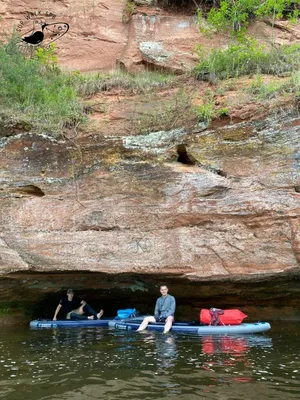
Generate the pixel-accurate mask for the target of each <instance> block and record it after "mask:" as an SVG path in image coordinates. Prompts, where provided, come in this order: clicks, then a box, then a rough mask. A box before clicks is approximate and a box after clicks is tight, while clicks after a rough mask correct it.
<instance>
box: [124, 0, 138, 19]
mask: <svg viewBox="0 0 300 400" xmlns="http://www.w3.org/2000/svg"><path fill="white" fill-rule="evenodd" d="M135 12H136V4H135V3H134V2H133V1H131V0H127V1H126V4H125V7H124V10H123V13H122V22H123V23H124V24H128V22H129V21H130V19H131V17H132V15H133V14H134V13H135Z"/></svg>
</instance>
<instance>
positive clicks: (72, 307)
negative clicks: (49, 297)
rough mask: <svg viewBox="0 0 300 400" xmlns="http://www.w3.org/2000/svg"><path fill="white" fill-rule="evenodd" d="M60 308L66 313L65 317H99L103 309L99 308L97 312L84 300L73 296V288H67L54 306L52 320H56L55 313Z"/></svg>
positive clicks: (56, 313)
mask: <svg viewBox="0 0 300 400" xmlns="http://www.w3.org/2000/svg"><path fill="white" fill-rule="evenodd" d="M61 308H62V309H63V311H64V312H65V314H66V319H76V320H77V319H85V320H86V319H100V318H101V317H102V315H103V310H100V311H99V312H98V313H97V312H96V311H95V310H94V309H93V308H92V307H91V306H90V305H88V304H87V303H86V302H85V301H84V300H81V299H80V298H79V297H76V296H74V291H73V289H68V290H67V295H66V296H64V297H63V298H62V299H61V300H60V302H59V304H58V306H57V307H56V310H55V313H54V317H53V321H56V319H57V315H58V313H59V311H60V309H61ZM85 314H89V315H85Z"/></svg>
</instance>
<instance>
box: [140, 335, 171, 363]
mask: <svg viewBox="0 0 300 400" xmlns="http://www.w3.org/2000/svg"><path fill="white" fill-rule="evenodd" d="M142 339H143V341H144V342H145V343H147V344H155V346H156V354H157V358H158V362H160V367H162V368H170V367H173V366H175V362H176V359H177V355H178V354H177V347H176V340H175V336H174V335H173V334H172V333H169V334H168V335H162V334H157V333H156V332H147V335H145V336H142Z"/></svg>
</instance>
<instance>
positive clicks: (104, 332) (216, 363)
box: [0, 322, 300, 400]
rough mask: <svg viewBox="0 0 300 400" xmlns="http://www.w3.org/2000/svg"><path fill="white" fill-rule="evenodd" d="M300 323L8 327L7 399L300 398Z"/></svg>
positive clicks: (3, 344) (2, 347)
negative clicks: (134, 328) (142, 328)
mask: <svg viewBox="0 0 300 400" xmlns="http://www.w3.org/2000/svg"><path fill="white" fill-rule="evenodd" d="M299 377H300V324H292V323H284V322H282V323H280V324H276V326H275V325H273V326H272V330H271V331H270V333H267V334H264V335H261V334H257V335H247V336H246V335H245V336H231V337H228V336H219V337H212V336H204V337H200V336H196V335H182V334H172V333H171V334H169V335H163V334H161V333H156V332H144V333H136V332H123V331H114V330H111V329H109V328H92V329H91V328H85V329H84V328H82V329H73V330H70V329H60V330H58V329H57V330H46V329H45V330H30V329H29V328H26V327H25V328H24V327H23V328H15V329H13V330H12V329H8V328H2V329H1V332H0V378H1V379H0V398H1V399H6V400H19V399H24V398H26V399H30V400H37V399H39V400H41V399H43V400H44V399H45V400H46V399H47V400H48V399H49V400H50V399H51V400H54V399H57V400H58V399H65V400H71V399H72V400H86V399H88V400H92V399H104V398H105V399H106V400H110V399H127V400H135V399H146V400H147V399H164V398H167V399H178V400H181V399H184V400H188V399H190V400H193V399H200V398H202V399H222V400H223V399H230V400H235V399H238V400H241V399H257V400H258V399H259V400H261V399H283V398H284V399H299V398H300V378H299Z"/></svg>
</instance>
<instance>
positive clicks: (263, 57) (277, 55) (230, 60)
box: [195, 38, 300, 80]
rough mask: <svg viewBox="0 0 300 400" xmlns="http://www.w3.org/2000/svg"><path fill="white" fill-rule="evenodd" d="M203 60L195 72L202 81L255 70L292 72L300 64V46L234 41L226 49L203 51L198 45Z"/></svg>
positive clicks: (275, 72) (272, 73)
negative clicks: (264, 44)
mask: <svg viewBox="0 0 300 400" xmlns="http://www.w3.org/2000/svg"><path fill="white" fill-rule="evenodd" d="M198 54H199V59H200V62H199V64H198V65H197V67H196V68H195V75H196V76H197V78H198V79H200V80H202V79H203V80H206V79H208V78H207V76H208V77H210V79H213V78H214V79H216V78H219V79H228V78H233V77H238V76H242V75H247V74H252V73H264V74H271V75H276V74H282V73H284V72H293V71H295V70H297V69H299V67H300V45H299V44H294V45H290V46H287V45H286V46H282V47H280V48H272V49H271V50H269V51H267V49H266V48H265V46H263V45H260V44H258V43H257V42H256V41H255V40H254V39H251V38H247V39H246V40H244V41H243V42H240V43H234V44H231V45H229V46H228V47H227V49H224V50H222V49H214V50H212V51H211V52H210V53H208V54H206V53H204V51H203V49H202V48H201V47H199V48H198Z"/></svg>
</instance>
